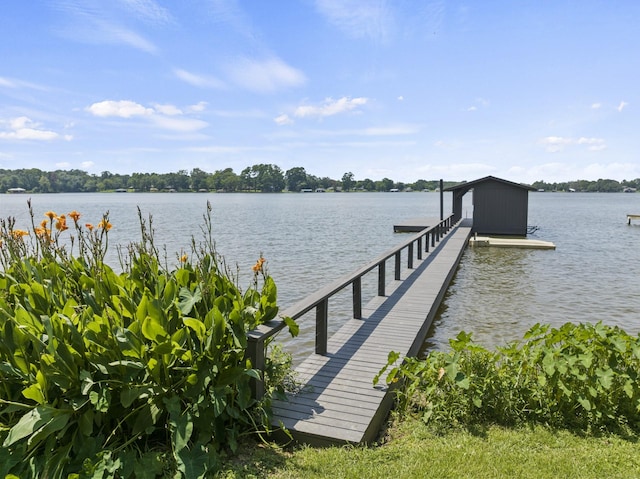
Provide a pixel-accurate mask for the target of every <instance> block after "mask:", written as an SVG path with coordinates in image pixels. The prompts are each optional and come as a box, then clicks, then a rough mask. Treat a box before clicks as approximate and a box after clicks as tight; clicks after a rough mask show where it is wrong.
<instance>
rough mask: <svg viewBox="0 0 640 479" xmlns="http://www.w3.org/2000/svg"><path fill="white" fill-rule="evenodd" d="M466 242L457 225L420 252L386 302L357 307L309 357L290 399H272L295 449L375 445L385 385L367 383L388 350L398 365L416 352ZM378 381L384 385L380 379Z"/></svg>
mask: <svg viewBox="0 0 640 479" xmlns="http://www.w3.org/2000/svg"><path fill="white" fill-rule="evenodd" d="M470 235H471V224H470V222H468V221H463V222H461V223H459V224H458V225H456V226H455V227H454V228H453V229H452V230H451V231H449V233H448V234H447V235H446V236H445V237H444V238H442V239H441V241H440V242H439V243H437V244H436V246H435V247H434V248H431V251H430V252H429V253H425V254H424V255H423V258H422V259H420V260H415V259H414V268H413V269H411V270H407V271H406V272H405V274H404V275H403V276H404V277H403V278H402V279H401V280H394V281H392V282H390V284H389V285H387V288H386V292H387V295H386V296H383V297H374V298H373V299H372V300H371V301H369V302H368V303H367V304H366V305H364V306H363V308H362V318H361V319H351V320H347V321H346V322H345V324H344V325H343V326H342V327H341V328H340V329H339V330H338V331H337V332H336V333H335V334H334V335H333V336H332V337H331V338H330V339H329V341H328V344H327V354H326V355H318V354H312V355H310V356H309V357H308V358H306V359H305V360H304V361H303V362H302V363H301V364H300V365H298V366H297V367H296V368H295V377H296V381H297V382H298V384H299V385H300V388H299V390H297V391H296V392H292V393H288V394H287V399H286V400H274V401H273V411H274V426H275V427H278V426H279V425H280V424H282V425H284V427H286V428H287V429H288V431H289V432H290V434H291V435H292V436H293V437H294V439H296V440H297V441H300V442H305V443H310V444H316V445H325V444H336V443H337V444H339V443H367V442H371V441H373V440H375V438H376V436H377V434H378V430H379V427H380V424H381V423H382V421H383V420H384V419H385V417H386V415H387V414H388V412H389V408H390V407H391V405H392V402H393V401H392V392H390V391H389V390H388V388H387V387H386V385H385V383H384V382H382V381H381V383H380V384H379V385H378V386H376V387H374V386H373V378H374V376H375V375H376V374H378V372H379V371H380V369H381V368H382V367H383V366H384V365H385V364H386V363H387V358H388V354H389V352H390V351H397V352H399V353H400V354H401V359H402V358H403V357H405V356H412V355H415V354H416V353H417V351H418V350H419V348H420V346H421V345H422V343H423V342H424V338H425V336H426V334H427V331H428V329H429V327H430V325H431V322H432V321H433V318H434V317H435V315H436V313H437V310H438V307H439V305H440V302H441V301H442V298H443V297H444V294H445V292H446V289H447V287H448V285H449V283H450V281H451V279H452V277H453V275H454V273H455V270H456V268H457V265H458V263H459V261H460V258H461V256H462V253H463V251H464V248H465V247H466V245H467V242H468V240H469V237H470ZM382 379H383V380H384V378H382Z"/></svg>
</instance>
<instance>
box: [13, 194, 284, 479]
mask: <svg viewBox="0 0 640 479" xmlns="http://www.w3.org/2000/svg"><path fill="white" fill-rule="evenodd" d="M68 217H69V218H72V220H73V226H72V228H73V229H72V230H71V231H72V234H71V236H70V237H69V238H67V237H66V236H63V235H68V234H69V233H64V232H65V231H66V230H68V229H70V228H68V227H67V217H65V216H58V215H56V214H55V213H53V212H48V213H47V214H46V218H45V220H44V221H43V222H42V223H41V224H39V225H36V224H35V221H34V219H33V212H31V218H32V225H31V230H30V231H27V230H19V229H16V228H15V222H14V220H12V219H9V220H4V221H1V222H0V240H1V241H2V244H1V245H0V263H1V266H2V271H0V443H1V448H0V477H5V475H7V474H10V473H11V474H16V475H18V476H20V477H68V476H69V475H71V476H72V477H94V478H102V477H113V476H118V477H142V478H144V477H149V478H152V477H157V476H166V475H171V476H174V477H189V478H192V477H204V476H205V475H206V474H207V471H211V470H214V469H215V466H216V457H217V456H216V451H217V450H219V449H220V448H223V447H229V448H231V449H234V448H235V446H236V444H237V441H238V438H239V437H240V436H241V435H242V434H246V433H251V432H253V431H259V430H261V429H262V428H265V427H268V425H269V395H267V396H266V397H265V399H264V400H262V401H260V402H258V401H256V400H255V399H254V398H252V396H251V389H250V380H251V379H252V378H259V372H258V371H256V370H255V369H253V368H252V365H251V363H250V361H248V360H247V359H246V348H247V339H246V332H247V331H248V330H250V329H252V328H254V327H255V326H257V325H258V324H260V323H263V322H266V321H269V320H271V319H273V318H275V317H276V315H277V312H278V307H277V305H276V296H277V289H276V285H275V283H274V281H273V279H272V278H271V277H270V276H269V275H268V274H267V273H266V272H265V266H264V259H263V258H262V257H260V259H259V260H258V262H257V263H256V266H254V268H253V269H254V272H253V283H252V285H251V287H249V288H248V289H247V290H246V291H244V292H243V291H242V290H241V288H240V287H239V286H238V285H237V282H236V281H234V279H233V277H232V275H231V274H230V273H229V272H228V269H227V268H226V266H225V264H224V262H223V261H222V259H221V258H220V257H219V256H218V255H217V253H216V251H215V248H214V243H213V241H212V240H211V206H210V205H207V214H206V215H205V225H206V228H203V232H204V235H205V240H204V242H203V243H196V242H195V240H192V244H191V252H190V254H183V255H182V256H180V257H179V258H176V263H177V266H175V267H173V268H169V267H168V266H167V263H168V261H167V260H166V258H165V260H164V263H165V266H162V261H161V258H160V255H159V253H158V250H157V248H156V246H155V245H154V242H153V231H152V229H151V218H149V225H148V226H147V224H146V222H145V221H144V220H143V219H142V216H141V215H140V224H141V230H142V239H141V240H140V241H139V242H138V243H133V244H131V245H130V246H129V247H128V248H127V249H126V251H122V250H121V251H120V258H121V263H122V267H123V269H124V271H123V272H122V273H119V274H116V273H115V272H114V270H113V269H112V268H110V267H109V266H108V265H107V264H105V263H104V262H103V258H104V255H105V252H106V249H107V246H108V231H109V229H110V228H111V224H110V223H109V220H108V216H107V215H105V216H104V217H103V218H102V220H101V221H100V222H99V223H98V224H97V225H96V226H95V227H94V226H92V225H91V224H86V225H81V224H80V221H79V218H80V214H79V213H77V212H75V211H74V212H72V213H69V215H68ZM74 252H75V254H74ZM287 322H288V325H289V326H290V331H291V332H292V334H294V333H295V332H296V325H295V323H293V322H292V321H291V320H289V319H287ZM269 372H273V373H274V374H276V373H277V374H280V376H283V375H282V371H281V370H278V367H277V364H275V365H274V364H270V367H269V370H268V371H267V374H269ZM266 379H267V380H268V379H269V378H266ZM268 383H269V384H270V385H271V391H272V392H273V391H274V390H276V389H277V388H280V387H281V385H280V384H278V383H277V382H274V381H273V380H271V381H268Z"/></svg>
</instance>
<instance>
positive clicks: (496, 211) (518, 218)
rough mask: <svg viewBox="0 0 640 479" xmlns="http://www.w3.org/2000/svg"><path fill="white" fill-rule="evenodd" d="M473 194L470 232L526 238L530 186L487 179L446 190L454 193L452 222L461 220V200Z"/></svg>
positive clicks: (493, 178)
mask: <svg viewBox="0 0 640 479" xmlns="http://www.w3.org/2000/svg"><path fill="white" fill-rule="evenodd" d="M470 190H471V191H472V194H473V229H472V232H473V233H477V234H481V235H509V236H526V235H527V219H528V209H529V191H535V188H533V187H532V186H529V185H523V184H520V183H513V182H511V181H507V180H503V179H501V178H496V177H495V176H487V177H485V178H480V179H478V180H474V181H469V182H465V183H460V184H459V185H456V186H451V187H449V188H446V189H445V190H444V191H451V192H452V193H453V201H452V205H453V219H454V221H458V220H459V219H461V218H462V197H463V196H464V195H465V194H466V193H467V192H469V191H470Z"/></svg>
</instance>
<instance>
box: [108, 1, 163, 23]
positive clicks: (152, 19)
mask: <svg viewBox="0 0 640 479" xmlns="http://www.w3.org/2000/svg"><path fill="white" fill-rule="evenodd" d="M120 3H121V4H123V5H124V7H125V8H126V9H127V10H128V11H130V12H132V13H134V14H137V16H138V17H139V18H141V19H143V20H145V21H147V22H149V23H154V24H166V23H171V21H172V17H171V14H170V13H169V11H168V10H166V9H165V8H163V7H161V6H160V5H158V4H157V3H156V2H154V1H153V0H120Z"/></svg>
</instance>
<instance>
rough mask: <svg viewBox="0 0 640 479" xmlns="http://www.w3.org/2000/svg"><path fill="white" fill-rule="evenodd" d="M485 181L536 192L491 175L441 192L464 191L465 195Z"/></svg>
mask: <svg viewBox="0 0 640 479" xmlns="http://www.w3.org/2000/svg"><path fill="white" fill-rule="evenodd" d="M487 181H496V182H498V183H502V184H504V185H507V186H512V187H514V188H522V189H524V190H527V191H536V189H535V188H534V187H533V186H529V185H525V184H522V183H514V182H513V181H509V180H503V179H502V178H498V177H496V176H491V175H489V176H485V177H484V178H480V179H477V180H473V181H465V182H463V183H460V184H458V185H454V186H450V187H449V188H445V189H444V190H443V191H459V190H464V191H465V193H466V192H467V191H469V190H470V189H471V188H473V187H474V186H476V185H478V184H481V183H486V182H487ZM463 194H464V193H463Z"/></svg>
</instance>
